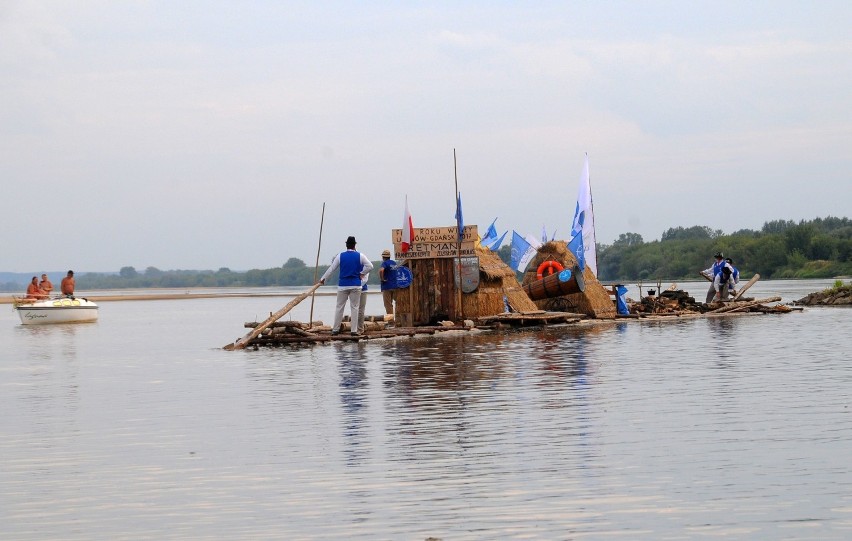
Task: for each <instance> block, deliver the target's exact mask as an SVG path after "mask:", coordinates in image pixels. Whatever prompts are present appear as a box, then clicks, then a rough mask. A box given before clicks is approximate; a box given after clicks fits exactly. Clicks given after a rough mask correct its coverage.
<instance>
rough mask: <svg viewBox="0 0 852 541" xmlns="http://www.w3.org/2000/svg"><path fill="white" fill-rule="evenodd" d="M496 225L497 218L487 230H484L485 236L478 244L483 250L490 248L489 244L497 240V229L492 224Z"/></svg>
mask: <svg viewBox="0 0 852 541" xmlns="http://www.w3.org/2000/svg"><path fill="white" fill-rule="evenodd" d="M496 223H497V218H494V221H493V222H491V225H489V226H488V229H486V230H485V236H484V237H482V238H481V239H480V240H479V244H480V245H481V246H482V247H483V248H490V247H491V244H492V243H493V242H494V241H496V240H497V228H496V227H495V226H494V224H496Z"/></svg>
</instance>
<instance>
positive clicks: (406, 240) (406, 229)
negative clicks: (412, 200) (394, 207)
mask: <svg viewBox="0 0 852 541" xmlns="http://www.w3.org/2000/svg"><path fill="white" fill-rule="evenodd" d="M412 242H414V220H413V219H412V218H411V212H409V211H408V196H407V195H406V196H405V214H403V216H402V243H401V244H400V249H401V250H402V253H405V252H407V251H408V249H409V248H411V243H412Z"/></svg>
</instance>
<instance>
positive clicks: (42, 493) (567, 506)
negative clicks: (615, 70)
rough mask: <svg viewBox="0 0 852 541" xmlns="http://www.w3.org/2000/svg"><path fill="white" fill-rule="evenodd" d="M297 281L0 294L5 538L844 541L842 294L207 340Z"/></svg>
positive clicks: (791, 285)
mask: <svg viewBox="0 0 852 541" xmlns="http://www.w3.org/2000/svg"><path fill="white" fill-rule="evenodd" d="M831 282H832V281H807V282H779V281H775V282H772V281H768V282H758V284H757V285H756V286H755V287H754V288H753V289H752V293H753V294H754V295H755V296H758V297H763V296H772V295H776V294H778V295H781V296H783V297H784V300H785V301H789V300H793V299H796V298H800V297H802V296H804V295H805V294H806V293H809V292H812V291H816V290H819V289H822V288H824V287H826V286H827V285H829V284H830V283H831ZM666 285H667V284H666ZM681 286H682V287H684V288H685V289H688V290H689V291H690V292H692V293H693V294H694V296H696V297H698V298H703V295H704V292H705V290H706V287H705V284H701V283H692V284H681ZM644 287H647V284H646V285H645V286H644ZM634 290H635V288H633V289H632V290H631V294H632V295H634V296H635V295H636V292H635V291H634ZM288 300H289V299H287V298H285V297H281V298H269V297H264V298H259V299H254V298H226V299H198V300H179V301H116V302H104V303H102V304H101V310H100V321H99V322H97V323H95V324H77V325H56V326H47V327H31V326H26V327H25V326H22V325H20V322H19V320H18V319H17V315H16V314H14V312H13V311H12V310H11V308H9V307H2V306H0V308H2V310H1V311H0V314H2V316H0V339H2V344H3V347H2V349H0V408H2V416H0V459H2V460H0V539H10V540H44V539H73V540H91V539H110V540H120V539H134V540H135V539H370V540H373V539H414V540H417V539H420V540H422V539H425V538H427V537H429V536H434V537H437V538H442V539H444V540H447V541H449V540H457V539H612V538H616V539H618V538H620V539H703V538H713V539H715V538H720V539H721V538H724V539H850V538H852V459H850V457H852V412H850V402H851V401H852V400H850V391H852V359H850V351H852V333H850V323H852V310H850V309H828V308H822V309H816V308H814V309H806V310H805V311H803V312H801V313H793V314H789V315H783V316H774V315H773V316H758V317H754V316H744V317H732V318H716V319H702V320H689V321H671V322H665V323H653V322H638V321H619V322H614V323H609V324H605V325H601V326H595V327H593V328H578V327H577V326H554V327H549V328H546V329H544V330H539V331H525V332H508V333H500V334H490V333H483V334H465V335H462V336H455V337H448V336H444V337H440V338H438V337H434V338H417V339H408V338H405V339H400V340H394V341H384V342H380V341H374V342H369V343H336V344H331V345H321V346H316V347H314V348H311V349H290V348H281V349H262V350H259V351H239V352H226V351H223V350H221V349H220V348H221V346H223V345H224V344H225V343H227V342H230V341H232V340H233V339H235V338H236V337H238V336H241V335H242V334H245V332H246V329H244V328H243V327H242V322H244V321H250V320H254V319H256V318H257V319H263V318H264V317H265V316H266V315H268V313H269V312H270V311H275V310H277V309H278V308H280V307H281V306H283V305H284V304H286V302H287V301H288ZM308 302H309V301H306V303H304V305H303V306H299V307H298V308H297V309H296V310H295V311H294V313H293V319H297V320H303V321H304V320H307V319H308V315H309V309H310V307H309V304H308ZM368 302H369V303H370V304H368V310H367V313H368V314H371V313H380V312H381V308H380V307H381V300H380V298H379V297H378V296H371V297H370V298H369V301H368ZM332 303H333V300H332V298H331V297H320V298H318V299H317V304H316V306H315V309H314V310H315V312H314V319H318V318H319V319H324V320H326V321H328V320H330V319H331V310H332ZM370 306H372V307H373V309H372V310H371V309H370V308H369V307H370Z"/></svg>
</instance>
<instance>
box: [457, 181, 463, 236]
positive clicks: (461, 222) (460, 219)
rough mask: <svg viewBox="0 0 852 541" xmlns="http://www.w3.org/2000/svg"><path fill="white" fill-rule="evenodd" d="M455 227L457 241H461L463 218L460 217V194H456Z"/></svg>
mask: <svg viewBox="0 0 852 541" xmlns="http://www.w3.org/2000/svg"><path fill="white" fill-rule="evenodd" d="M456 226H457V227H458V235H459V237H458V239H459V242H461V241H462V236H463V235H464V217H463V216H462V204H461V192H459V193H457V194H456Z"/></svg>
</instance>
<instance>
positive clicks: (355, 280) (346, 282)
mask: <svg viewBox="0 0 852 541" xmlns="http://www.w3.org/2000/svg"><path fill="white" fill-rule="evenodd" d="M337 269H340V277H339V278H338V280H337V306H336V307H335V311H334V326H333V327H332V328H331V334H333V335H338V334H340V325H341V323H342V322H343V309H344V308H345V307H346V301H347V300H348V301H349V319H350V321H351V322H352V335H353V336H356V335H358V334H359V332H360V330H361V329H360V328H359V327H358V309H359V308H360V304H361V279H362V278H363V277H364V276H366V275H367V274H369V273H370V271H371V270H373V264H372V263H370V260H369V259H367V256H365V255H364V254H362V253H359V252H356V251H355V237H348V238H347V239H346V251H345V252H341V253H339V254H337V255H336V256H334V259H333V260H332V261H331V266H330V267H329V268H328V270H327V271H325V274H323V275H322V278H320V281H319V283H320V284H325V281H326V279H327V278H328V277H329V276H331V274H332V273H333V272H334V271H336V270H337Z"/></svg>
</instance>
